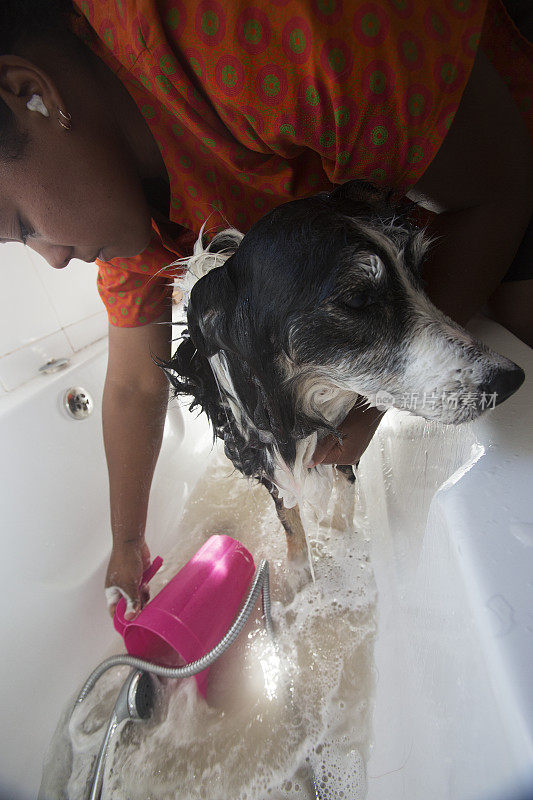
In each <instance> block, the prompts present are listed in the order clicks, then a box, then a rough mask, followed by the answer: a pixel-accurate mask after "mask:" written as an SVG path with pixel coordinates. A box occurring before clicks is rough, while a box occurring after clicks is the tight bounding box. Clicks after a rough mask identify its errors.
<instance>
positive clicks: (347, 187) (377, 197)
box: [329, 180, 389, 206]
mask: <svg viewBox="0 0 533 800" xmlns="http://www.w3.org/2000/svg"><path fill="white" fill-rule="evenodd" d="M388 194H389V190H386V189H382V188H380V187H379V186H376V185H375V184H373V183H370V181H362V180H353V181H347V182H346V183H342V184H341V185H340V186H337V187H336V188H335V189H333V191H332V192H330V193H329V199H330V201H331V202H333V203H364V204H365V205H369V206H374V205H379V204H380V203H382V202H383V201H384V200H385V199H386V198H387V196H388Z"/></svg>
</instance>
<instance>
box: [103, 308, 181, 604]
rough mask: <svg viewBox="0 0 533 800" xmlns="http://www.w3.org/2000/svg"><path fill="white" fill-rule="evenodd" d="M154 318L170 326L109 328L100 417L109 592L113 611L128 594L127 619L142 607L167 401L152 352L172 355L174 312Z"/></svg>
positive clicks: (165, 381)
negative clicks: (141, 590) (150, 504)
mask: <svg viewBox="0 0 533 800" xmlns="http://www.w3.org/2000/svg"><path fill="white" fill-rule="evenodd" d="M156 322H157V323H167V324H156V323H151V324H149V325H145V326H142V327H139V328H117V327H114V326H110V327H109V361H108V368H107V376H106V382H105V388H104V398H103V407H102V417H103V431H104V444H105V452H106V458H107V466H108V472H109V489H110V506H111V530H112V534H113V551H112V554H111V558H110V562H109V567H108V571H107V577H106V590H107V591H106V594H107V596H108V604H109V610H110V613H111V614H113V613H114V610H115V606H116V603H117V601H118V599H119V597H120V594H122V593H124V594H125V595H127V597H128V598H129V601H130V602H128V610H129V612H130V613H129V614H128V618H133V616H135V614H136V613H138V611H140V608H141V599H142V598H141V597H140V595H139V583H140V580H141V576H142V572H143V570H144V569H146V567H147V566H148V564H149V560H150V554H149V551H148V548H147V546H146V542H145V539H144V532H145V525H146V514H147V510H148V500H149V496H150V487H151V484H152V477H153V474H154V469H155V465H156V463H157V459H158V456H159V451H160V448H161V441H162V437H163V428H164V423H165V416H166V410H167V405H168V394H169V388H168V381H167V379H166V377H165V375H164V374H163V372H162V371H161V369H160V368H159V367H157V366H156V365H155V364H154V363H153V361H152V359H151V356H150V353H153V354H154V355H156V356H158V357H159V358H163V359H167V360H168V358H169V357H170V339H171V333H170V331H171V328H170V326H169V324H168V323H169V322H170V312H169V313H168V314H165V315H164V316H162V317H160V318H159V319H158V320H157V321H156ZM112 587H116V589H115V590H113V589H112ZM119 590H120V591H119Z"/></svg>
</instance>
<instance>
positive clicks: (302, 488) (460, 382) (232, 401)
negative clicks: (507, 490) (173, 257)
mask: <svg viewBox="0 0 533 800" xmlns="http://www.w3.org/2000/svg"><path fill="white" fill-rule="evenodd" d="M412 210H413V204H405V203H404V201H400V200H398V199H395V198H394V196H393V194H392V193H391V192H385V191H383V190H381V189H378V188H377V187H375V186H373V185H372V184H369V183H367V182H364V181H352V182H350V183H347V184H344V185H342V186H340V187H338V188H336V189H335V190H333V191H332V192H329V193H322V194H319V195H316V196H314V197H310V198H307V199H303V200H295V201H292V202H289V203H286V204H284V205H282V206H280V207H278V208H276V209H274V210H273V211H271V212H269V213H268V214H267V215H266V216H264V217H263V218H262V219H261V220H260V221H259V222H257V223H256V224H255V225H254V226H253V227H252V228H251V229H250V231H249V232H248V233H247V234H246V235H245V236H243V235H242V234H241V233H239V232H238V231H236V230H234V229H230V230H226V231H223V232H222V233H219V234H217V235H216V236H215V237H214V238H213V240H212V241H211V242H210V243H209V244H208V245H207V246H206V247H204V246H203V245H202V241H201V239H202V235H200V239H199V241H198V242H197V244H196V247H195V253H194V255H193V256H192V257H191V259H189V260H188V262H187V268H188V273H187V276H186V278H185V280H184V288H185V289H189V290H190V297H189V300H188V305H187V325H188V330H187V332H186V334H185V336H184V337H183V341H182V342H181V344H180V345H179V347H178V348H177V350H176V352H175V354H174V356H173V357H172V359H171V360H170V361H169V362H168V363H165V364H164V365H163V367H164V369H165V371H166V373H167V376H168V378H169V380H170V382H171V383H172V385H173V386H174V389H175V391H176V394H181V395H190V396H192V398H193V402H192V406H195V405H199V406H200V408H201V409H202V410H203V411H205V413H206V414H207V416H208V417H209V420H210V422H211V424H212V426H213V429H214V432H215V434H216V436H218V437H220V438H221V439H223V440H224V445H225V452H226V454H227V456H228V457H229V458H230V459H231V461H232V462H233V464H234V465H235V467H236V468H237V469H238V470H240V471H241V472H242V473H243V474H244V475H247V476H253V477H255V478H257V479H259V480H260V481H261V482H262V483H263V484H264V485H265V486H266V487H267V489H268V490H269V491H270V493H271V494H272V496H273V498H274V502H275V503H276V508H277V511H278V515H279V517H280V520H281V522H282V524H283V526H284V528H285V530H286V532H287V536H288V546H289V555H290V556H291V557H293V558H295V557H297V556H298V555H299V554H301V552H302V550H303V549H304V548H305V540H304V538H303V537H304V535H303V530H302V526H301V522H300V518H299V512H298V505H297V504H298V502H301V500H302V497H304V496H313V494H314V496H315V499H316V498H317V497H319V494H320V493H319V488H320V486H321V485H323V484H324V483H328V475H329V474H331V468H327V467H323V466H319V467H315V468H313V469H308V468H307V466H306V465H307V464H308V463H309V461H310V459H311V456H312V453H313V452H314V449H315V447H316V443H317V441H318V440H319V439H320V438H321V437H323V436H324V435H326V434H328V433H333V434H335V435H338V431H337V427H338V426H339V425H340V423H341V422H342V421H343V420H344V418H345V417H346V415H347V413H348V412H349V410H350V409H351V408H352V407H353V406H354V405H355V404H356V403H358V402H366V403H368V404H370V405H378V406H379V403H380V402H382V403H383V402H384V399H383V398H386V400H385V403H386V405H387V406H396V407H400V408H401V407H404V408H408V409H409V410H411V411H412V412H413V413H415V414H417V415H420V416H423V417H425V418H426V419H433V420H438V421H440V422H442V423H446V424H458V423H461V422H465V421H467V420H472V419H475V418H476V417H477V416H478V415H479V414H480V413H482V412H483V411H484V410H485V409H486V408H488V407H492V406H494V405H497V404H498V403H500V402H502V401H503V400H505V398H506V397H508V396H509V395H511V394H512V393H513V392H514V391H516V389H517V388H518V387H519V386H520V384H521V383H522V381H523V379H524V373H523V371H522V370H521V369H520V367H518V366H517V365H516V364H514V363H513V362H512V361H509V360H508V359H507V358H504V357H503V356H501V355H498V354H497V353H495V352H494V351H493V350H491V349H490V348H488V347H487V346H486V345H484V344H483V343H482V342H480V341H478V340H476V339H474V338H473V337H472V336H471V335H470V334H469V333H468V332H467V331H466V330H464V329H463V328H461V327H460V326H459V325H457V324H456V323H455V322H453V321H452V320H451V319H450V318H449V317H447V316H445V315H444V314H443V313H442V312H441V311H439V310H438V309H437V308H436V307H435V306H434V305H433V304H432V303H431V301H430V300H429V299H428V297H427V296H426V295H425V294H424V291H423V284H422V281H421V269H422V264H423V262H424V257H425V255H426V253H427V252H428V249H429V248H430V247H431V244H432V243H431V240H430V239H429V237H428V236H427V234H426V231H425V229H423V228H419V227H417V226H416V225H415V224H414V222H413V221H412ZM191 287H192V288H191ZM406 397H408V398H411V405H410V406H408V405H407V404H406V401H405V398H406ZM415 397H416V398H417V399H418V401H419V402H418V403H415V404H414V406H413V403H412V399H413V398H415ZM380 407H381V406H380Z"/></svg>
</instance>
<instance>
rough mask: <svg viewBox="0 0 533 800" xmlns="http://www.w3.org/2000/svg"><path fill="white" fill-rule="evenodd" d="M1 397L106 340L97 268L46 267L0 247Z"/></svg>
mask: <svg viewBox="0 0 533 800" xmlns="http://www.w3.org/2000/svg"><path fill="white" fill-rule="evenodd" d="M0 270H1V274H2V284H3V285H2V291H1V293H0V396H1V395H2V394H5V393H6V392H10V391H12V390H13V389H16V388H17V387H18V386H21V385H22V384H23V383H26V382H27V381H29V380H31V378H33V377H35V376H36V375H37V374H38V370H39V367H41V366H42V365H43V364H45V363H46V362H47V361H49V360H51V359H53V358H55V359H58V358H69V357H70V356H71V355H72V354H73V353H75V352H76V351H78V350H81V349H82V348H83V347H86V346H87V345H89V344H91V343H92V342H95V341H97V340H98V339H101V338H102V337H104V336H106V335H107V313H106V310H105V308H104V305H103V303H102V301H101V300H100V297H99V295H98V291H97V288H96V275H97V271H98V270H97V266H96V264H86V263H85V262H84V261H78V260H73V261H71V262H70V264H69V266H68V267H66V269H63V270H55V269H53V268H52V267H50V265H49V264H47V262H46V261H45V260H44V259H43V258H41V256H39V255H37V253H34V252H33V250H31V249H30V248H26V247H24V246H23V245H21V244H16V243H9V244H3V245H2V246H1V247H0Z"/></svg>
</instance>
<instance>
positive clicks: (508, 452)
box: [0, 320, 533, 800]
mask: <svg viewBox="0 0 533 800" xmlns="http://www.w3.org/2000/svg"><path fill="white" fill-rule="evenodd" d="M472 329H473V331H474V332H475V333H477V334H478V335H480V336H481V338H483V339H484V340H485V341H487V342H488V344H490V345H491V346H493V347H494V348H495V349H496V350H498V351H499V352H501V353H503V354H504V355H506V356H508V357H509V358H512V359H513V360H515V361H516V362H517V363H519V364H520V365H521V366H522V367H523V368H524V369H525V370H526V374H527V375H528V377H527V378H526V384H525V385H524V386H523V387H522V389H521V390H520V391H519V393H517V395H515V396H514V397H513V398H511V399H510V400H509V401H507V402H506V403H505V404H503V405H502V406H501V407H498V408H497V409H495V410H493V411H490V412H489V413H488V414H486V415H485V416H484V417H482V418H481V419H480V420H478V421H477V422H476V423H472V424H471V425H468V426H461V427H459V428H439V426H437V425H434V424H430V423H426V422H424V421H423V420H421V419H420V418H414V417H410V416H408V415H406V414H404V413H402V412H392V411H391V412H389V414H388V415H387V416H386V417H385V419H384V421H383V422H382V424H381V426H380V429H379V432H378V435H377V436H376V437H375V439H374V440H373V442H372V444H371V446H370V447H369V448H368V450H367V452H366V453H365V456H364V457H363V460H362V462H361V468H360V474H359V484H358V492H359V494H358V503H359V511H360V515H359V518H358V523H357V524H358V526H359V528H360V530H363V528H364V529H365V530H366V534H365V535H364V539H363V540H359V541H358V542H356V543H354V546H355V544H357V546H358V547H360V548H361V549H360V550H359V553H358V558H359V559H360V560H361V565H360V566H361V568H362V569H364V568H365V558H366V556H365V552H364V547H363V545H362V541H364V540H365V539H366V538H369V539H370V540H371V541H370V547H371V551H370V556H371V563H372V567H373V571H374V577H375V582H376V586H377V592H378V604H377V617H378V637H377V641H376V644H375V649H374V658H375V668H373V670H371V671H374V673H375V674H374V677H375V686H374V685H373V681H372V680H370V677H369V670H368V665H367V664H366V663H365V664H364V665H361V681H360V683H361V686H364V687H365V691H366V692H367V694H368V708H369V709H371V708H372V704H373V705H374V722H373V733H372V734H371V738H372V740H373V745H372V747H371V748H368V751H367V752H365V748H364V746H363V745H361V750H362V751H363V753H364V755H365V756H366V757H367V761H368V763H367V787H368V789H367V792H368V797H369V798H370V800H391V798H394V800H402V799H403V798H405V800H417V799H418V798H424V800H425V798H427V797H428V796H431V797H432V798H441V797H442V798H448V800H452V798H453V800H470V798H471V799H472V800H475V799H476V798H478V799H479V800H482V799H483V800H489V798H490V800H492V798H493V797H494V798H495V799H496V798H502V797H503V796H505V795H502V793H501V792H502V790H503V789H504V788H505V787H510V790H511V789H514V788H517V789H519V788H523V787H524V786H525V785H526V784H527V782H528V780H529V779H530V777H531V765H532V764H533V758H532V753H531V742H532V735H531V720H532V719H533V714H532V713H531V712H532V710H533V708H532V702H531V700H532V689H531V681H530V680H528V673H527V670H528V664H531V663H533V653H532V651H531V642H532V635H531V633H532V632H531V627H532V620H531V615H530V610H531V608H532V607H533V602H532V601H533V597H532V580H531V575H532V574H533V571H532V569H531V567H532V563H531V562H532V552H533V551H532V549H531V547H532V544H533V534H532V527H533V515H532V513H531V503H530V502H529V497H528V488H529V487H531V486H533V481H532V480H531V479H532V477H533V458H532V455H533V442H532V431H533V425H532V422H533V420H532V410H531V406H532V403H531V400H532V393H533V390H532V379H531V377H530V376H531V374H532V371H533V359H532V351H531V350H530V349H529V348H527V347H525V346H524V345H522V344H521V343H520V342H519V341H518V340H517V339H515V337H513V336H512V335H511V334H509V333H508V332H507V331H505V330H504V329H502V328H500V327H499V326H497V325H494V324H492V323H488V322H487V321H483V320H478V321H477V322H476V323H475V324H474V325H473V326H472ZM105 366H106V347H105V343H101V344H97V345H95V346H93V347H92V348H88V349H87V350H86V351H84V353H83V354H79V356H77V357H76V358H75V359H73V361H72V364H71V366H70V367H69V368H68V370H66V371H64V372H62V373H59V374H56V375H53V376H46V378H45V379H43V380H41V379H39V381H40V382H37V383H34V384H33V385H31V386H30V385H28V386H27V387H25V389H24V391H23V392H21V391H19V392H17V395H18V396H17V398H7V400H6V401H5V402H4V403H3V405H2V406H0V423H1V424H2V431H3V433H2V440H3V444H4V447H3V450H2V456H1V457H2V476H3V477H2V479H3V489H4V494H5V499H6V502H5V504H4V503H3V505H4V512H3V517H4V521H5V530H6V531H8V533H9V535H8V536H7V537H6V538H7V544H6V547H7V548H8V549H7V552H5V563H6V569H5V571H4V575H5V577H4V582H5V585H6V589H7V591H6V597H7V598H8V603H6V605H5V606H4V619H3V622H2V632H3V635H4V646H5V650H4V652H5V653H6V657H4V659H2V664H1V667H0V669H1V670H2V681H1V685H2V687H3V688H2V709H3V720H4V730H5V732H6V734H7V735H5V736H4V747H3V752H2V754H1V756H0V758H1V759H2V765H1V770H0V774H1V778H2V782H3V788H5V790H6V791H8V792H9V796H10V797H13V798H14V797H16V796H17V792H18V793H19V794H20V796H21V797H23V798H26V797H30V796H31V797H33V796H35V794H36V790H37V787H38V786H39V781H40V777H41V769H42V759H43V756H44V753H45V751H46V749H47V747H48V743H49V741H50V739H51V737H52V734H53V731H54V729H55V727H56V725H57V721H58V718H59V716H60V713H61V710H62V709H64V708H65V706H66V704H67V700H68V698H69V696H71V695H72V694H73V693H74V692H75V691H76V690H77V689H78V688H79V686H80V684H81V683H82V681H83V680H84V678H85V677H86V676H87V674H88V672H89V671H90V670H91V669H92V667H93V666H95V665H96V664H97V663H98V662H99V661H100V660H102V659H103V658H104V657H106V656H107V655H109V654H110V653H112V652H118V651H120V650H122V648H121V640H120V639H119V638H118V636H117V635H116V634H115V633H114V631H113V629H112V627H111V625H110V624H109V623H108V620H107V617H106V611H105V607H104V598H103V592H102V588H101V587H102V585H103V579H104V574H105V567H106V561H107V556H108V552H109V529H108V509H107V491H108V489H107V477H106V468H105V458H104V451H103V442H102V434H101V420H100V415H99V413H98V412H97V411H96V412H95V413H94V414H93V415H92V416H91V417H90V418H88V419H87V420H83V421H75V420H72V419H69V418H68V417H67V415H66V412H65V411H64V409H63V408H62V407H61V400H62V396H63V394H64V391H65V389H66V388H69V387H70V386H72V385H81V386H83V387H84V388H86V389H87V390H88V391H89V392H91V394H92V395H93V397H94V400H95V404H96V408H97V409H99V408H100V405H101V395H102V389H103V381H104V376H105ZM4 431H5V433H4ZM212 457H213V450H212V439H211V434H210V432H209V430H208V428H207V426H206V425H205V422H204V420H203V419H202V418H201V417H198V418H196V417H195V416H194V415H189V414H187V416H186V423H185V424H183V418H182V415H181V413H180V411H179V409H178V408H177V407H176V406H174V405H172V406H171V407H170V408H169V414H168V418H167V424H166V426H165V436H164V441H163V447H162V451H161V456H160V459H159V463H158V466H157V469H156V474H155V477H154V485H153V490H152V494H151V501H150V508H149V516H148V525H147V532H148V538H149V541H150V545H151V548H152V554H153V555H155V553H158V552H160V553H161V554H163V555H165V554H166V553H167V552H168V551H169V550H171V549H172V547H175V545H176V535H177V531H178V534H179V535H181V536H182V537H184V542H183V544H184V547H183V557H184V558H187V557H189V556H190V555H192V553H193V552H194V549H195V542H194V538H193V539H192V540H191V541H189V540H187V541H185V538H186V537H187V530H188V528H187V525H188V522H187V520H185V524H183V520H181V528H180V527H179V525H177V521H179V519H180V515H181V512H182V508H183V504H184V501H185V500H186V498H188V497H191V496H192V495H194V492H195V487H197V485H199V483H200V481H201V478H202V474H203V471H204V470H205V465H206V462H208V461H209V459H210V458H212ZM228 478H229V473H228ZM223 485H224V484H223V482H221V483H220V487H223ZM220 491H221V492H222V495H221V499H220V506H221V507H222V506H223V505H224V502H225V500H226V498H225V497H224V496H223V494H224V490H223V488H221V489H220ZM227 499H228V506H227V511H226V518H227V520H228V522H229V521H231V519H232V516H234V515H235V514H236V509H235V508H232V506H231V502H229V501H231V497H228V498H227ZM208 502H209V498H205V497H204V498H203V499H202V497H200V499H198V498H197V503H196V507H195V513H196V515H198V513H199V511H198V510H200V513H203V514H204V516H205V517H209V511H210V509H209V508H208V507H207V505H206V504H207V503H208ZM253 502H255V501H253ZM253 502H252V509H253ZM257 502H259V501H257ZM202 503H203V508H205V512H202ZM221 513H222V512H221ZM363 516H364V519H363ZM223 517H224V515H223V514H222V517H217V519H216V521H215V522H214V523H213V525H214V527H215V528H217V526H218V528H219V527H220V524H221V519H223ZM251 521H253V513H252V516H248V517H246V520H245V522H244V526H245V527H248V528H249V527H250V526H251ZM217 532H219V531H218V529H217ZM368 532H370V533H368ZM204 534H205V531H203V532H202V535H204ZM189 550H190V552H189ZM254 555H256V554H255V553H254ZM315 555H316V556H317V557H318V556H319V555H320V553H319V552H318V550H316V552H315ZM267 556H268V554H267ZM258 557H260V556H258ZM274 560H275V562H276V566H277V567H278V568H279V569H280V570H281V572H283V570H282V567H281V563H282V556H281V555H280V554H279V553H278V554H277V557H276V558H275V559H274ZM528 609H529V611H528ZM256 622H257V620H256ZM332 641H333V640H332ZM363 678H364V680H363ZM183 691H185V692H186V691H188V690H186V689H184V690H183ZM373 695H375V696H373ZM181 699H182V700H183V702H184V703H186V704H187V703H189V706H190V703H191V702H192V700H191V699H190V698H189V697H188V696H187V695H184V696H183V697H182V698H181ZM189 706H188V707H189ZM195 708H196V707H195ZM367 716H368V715H367ZM367 716H365V715H363V716H362V717H361V718H360V719H359V720H358V724H361V725H363V723H364V724H366V722H367V721H368V720H367ZM531 785H533V783H532V784H531ZM526 796H527V795H526ZM254 800H255V798H254Z"/></svg>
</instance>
